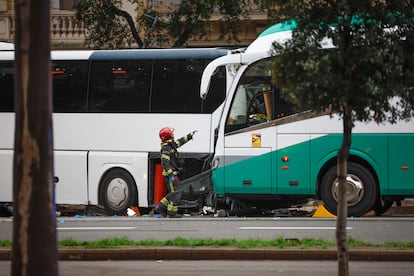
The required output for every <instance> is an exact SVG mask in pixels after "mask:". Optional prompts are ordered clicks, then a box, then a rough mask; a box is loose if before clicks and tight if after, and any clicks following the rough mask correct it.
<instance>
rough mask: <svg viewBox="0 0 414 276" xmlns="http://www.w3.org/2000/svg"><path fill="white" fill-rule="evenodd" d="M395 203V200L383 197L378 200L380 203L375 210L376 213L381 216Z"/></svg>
mask: <svg viewBox="0 0 414 276" xmlns="http://www.w3.org/2000/svg"><path fill="white" fill-rule="evenodd" d="M393 204H394V200H391V199H385V198H381V199H380V200H379V201H378V204H377V206H376V207H375V209H374V210H375V215H376V216H381V215H382V214H384V213H385V212H387V211H388V210H389V209H390V208H391V207H392V205H393Z"/></svg>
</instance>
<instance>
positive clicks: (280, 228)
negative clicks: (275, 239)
mask: <svg viewBox="0 0 414 276" xmlns="http://www.w3.org/2000/svg"><path fill="white" fill-rule="evenodd" d="M239 229H240V230H335V229H336V227H305V226H299V227H288V226H287V227H273V226H263V227H260V226H246V227H239ZM352 229H353V227H346V230H352Z"/></svg>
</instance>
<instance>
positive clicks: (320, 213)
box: [312, 204, 336, 218]
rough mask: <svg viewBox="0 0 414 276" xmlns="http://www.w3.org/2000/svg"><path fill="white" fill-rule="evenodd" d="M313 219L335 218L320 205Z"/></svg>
mask: <svg viewBox="0 0 414 276" xmlns="http://www.w3.org/2000/svg"><path fill="white" fill-rule="evenodd" d="M312 217H313V218H336V216H335V215H333V214H332V213H331V212H329V211H328V210H326V208H325V206H324V205H323V204H320V205H319V207H318V209H316V211H315V213H314V214H313V215H312Z"/></svg>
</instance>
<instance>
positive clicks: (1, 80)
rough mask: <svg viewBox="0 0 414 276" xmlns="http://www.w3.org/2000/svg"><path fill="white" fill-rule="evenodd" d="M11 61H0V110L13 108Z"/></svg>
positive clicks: (4, 110) (12, 71) (7, 110)
mask: <svg viewBox="0 0 414 276" xmlns="http://www.w3.org/2000/svg"><path fill="white" fill-rule="evenodd" d="M13 75H14V70H13V63H0V87H1V89H0V112H12V111H13V110H14V81H13Z"/></svg>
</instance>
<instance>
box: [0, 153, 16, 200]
mask: <svg viewBox="0 0 414 276" xmlns="http://www.w3.org/2000/svg"><path fill="white" fill-rule="evenodd" d="M0 176H1V179H0V183H1V191H0V202H11V201H13V150H0Z"/></svg>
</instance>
